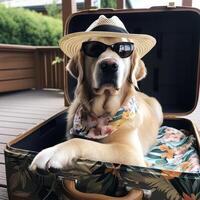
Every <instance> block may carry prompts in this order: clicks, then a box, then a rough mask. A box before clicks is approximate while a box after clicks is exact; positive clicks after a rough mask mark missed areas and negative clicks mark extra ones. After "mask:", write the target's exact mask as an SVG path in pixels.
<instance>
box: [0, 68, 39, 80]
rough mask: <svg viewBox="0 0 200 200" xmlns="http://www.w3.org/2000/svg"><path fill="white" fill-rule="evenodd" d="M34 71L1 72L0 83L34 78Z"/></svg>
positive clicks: (15, 70)
mask: <svg viewBox="0 0 200 200" xmlns="http://www.w3.org/2000/svg"><path fill="white" fill-rule="evenodd" d="M34 77H35V69H14V70H1V71H0V81H2V80H4V81H5V80H13V79H24V78H26V79H27V78H29V79H30V78H34Z"/></svg>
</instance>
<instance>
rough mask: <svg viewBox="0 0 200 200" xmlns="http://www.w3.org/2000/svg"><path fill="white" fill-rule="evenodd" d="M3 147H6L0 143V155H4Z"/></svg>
mask: <svg viewBox="0 0 200 200" xmlns="http://www.w3.org/2000/svg"><path fill="white" fill-rule="evenodd" d="M5 147H6V145H5V144H1V143H0V153H4V149H5Z"/></svg>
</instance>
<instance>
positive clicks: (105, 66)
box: [99, 59, 119, 88]
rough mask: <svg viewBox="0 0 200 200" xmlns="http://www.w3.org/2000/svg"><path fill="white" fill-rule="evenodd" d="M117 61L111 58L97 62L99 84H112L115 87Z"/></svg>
mask: <svg viewBox="0 0 200 200" xmlns="http://www.w3.org/2000/svg"><path fill="white" fill-rule="evenodd" d="M118 69H119V65H118V63H117V62H116V61H115V60H113V59H106V60H102V61H101V62H100V63H99V86H100V87H101V86H103V85H113V86H114V87H115V88H117V79H118Z"/></svg>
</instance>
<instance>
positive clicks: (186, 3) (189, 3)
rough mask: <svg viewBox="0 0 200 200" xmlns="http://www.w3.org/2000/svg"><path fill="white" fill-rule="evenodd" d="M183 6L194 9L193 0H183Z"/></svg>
mask: <svg viewBox="0 0 200 200" xmlns="http://www.w3.org/2000/svg"><path fill="white" fill-rule="evenodd" d="M182 6H189V7H192V0H182Z"/></svg>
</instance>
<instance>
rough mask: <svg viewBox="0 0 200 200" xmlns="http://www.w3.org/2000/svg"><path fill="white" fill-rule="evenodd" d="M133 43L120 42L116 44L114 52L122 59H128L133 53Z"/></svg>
mask: <svg viewBox="0 0 200 200" xmlns="http://www.w3.org/2000/svg"><path fill="white" fill-rule="evenodd" d="M133 47H134V46H133V43H131V42H120V43H116V44H115V45H114V47H113V50H114V51H115V52H116V53H117V54H118V55H119V56H120V57H121V58H127V57H129V56H130V55H131V54H132V52H133Z"/></svg>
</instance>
